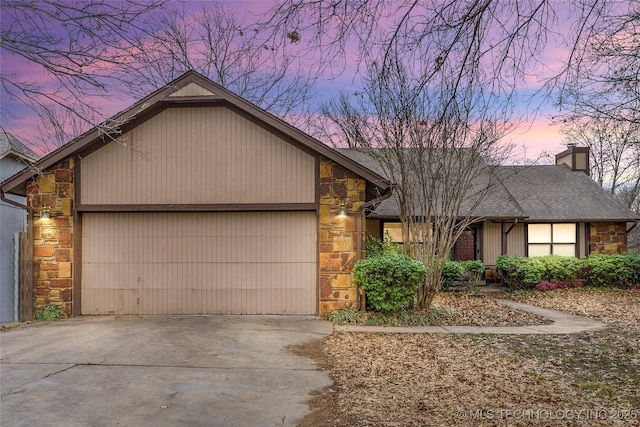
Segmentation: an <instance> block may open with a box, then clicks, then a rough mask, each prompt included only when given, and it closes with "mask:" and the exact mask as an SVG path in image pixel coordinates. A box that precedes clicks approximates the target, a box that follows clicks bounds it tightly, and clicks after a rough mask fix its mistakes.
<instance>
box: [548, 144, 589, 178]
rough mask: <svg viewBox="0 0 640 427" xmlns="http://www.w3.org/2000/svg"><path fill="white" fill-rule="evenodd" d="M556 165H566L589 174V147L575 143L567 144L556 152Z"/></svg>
mask: <svg viewBox="0 0 640 427" xmlns="http://www.w3.org/2000/svg"><path fill="white" fill-rule="evenodd" d="M556 165H566V166H568V167H569V169H571V170H572V171H582V172H584V173H586V174H587V175H591V172H590V169H589V147H578V146H576V144H575V143H572V144H567V149H566V150H564V151H563V152H562V153H560V154H556Z"/></svg>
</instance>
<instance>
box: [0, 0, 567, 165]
mask: <svg viewBox="0 0 640 427" xmlns="http://www.w3.org/2000/svg"><path fill="white" fill-rule="evenodd" d="M210 3H211V2H189V3H187V10H188V11H191V10H193V11H197V10H199V9H200V8H201V7H202V6H203V5H207V4H210ZM221 3H224V4H225V5H228V6H231V7H233V8H234V10H237V11H238V12H239V13H243V14H245V16H246V17H247V18H248V19H252V17H254V16H260V15H261V14H264V13H266V12H267V11H268V10H269V8H270V7H271V6H272V5H273V2H247V1H231V2H221ZM171 4H172V6H177V5H182V4H183V3H180V2H171ZM2 26H3V27H5V26H6V22H5V21H4V19H3V21H2ZM564 50H565V49H563V46H562V45H561V43H560V42H559V41H554V40H550V41H549V47H548V49H547V51H545V54H544V55H543V56H544V61H545V66H546V67H547V68H546V70H541V71H540V74H541V75H540V76H535V75H533V76H531V82H530V86H529V87H528V88H526V90H527V91H529V92H531V91H534V90H535V89H537V88H538V87H539V84H540V83H539V82H540V78H541V77H542V74H545V73H548V72H549V71H550V70H551V71H552V70H553V68H554V64H555V63H557V62H559V59H560V57H561V56H562V53H563V51H564ZM0 68H1V71H2V73H3V74H4V75H6V74H12V73H15V74H16V75H18V76H20V78H21V79H22V80H23V81H27V82H33V83H37V84H38V85H40V86H44V87H48V86H50V85H51V84H52V82H51V81H50V80H49V79H50V77H49V76H48V75H47V73H46V72H44V71H43V70H42V69H41V68H40V67H37V66H34V65H32V64H29V63H27V62H26V61H25V60H23V59H22V58H20V57H17V56H15V55H11V54H9V53H8V52H6V51H5V50H4V49H3V50H2V56H1V58H0ZM175 77H177V76H175ZM351 84H352V82H351V78H350V76H349V75H348V74H345V75H343V76H341V77H339V78H337V79H335V80H331V81H324V82H323V81H321V82H319V84H318V86H317V88H316V92H317V93H318V94H322V98H323V99H327V98H328V97H329V95H330V94H332V93H333V94H337V93H338V89H339V88H340V87H341V86H342V87H347V88H348V87H349V86H350V85H351ZM0 96H1V98H0V102H1V106H2V111H1V116H0V125H1V126H2V129H3V130H4V131H6V132H10V133H11V134H13V135H14V136H16V137H17V138H18V139H19V140H21V141H22V142H24V143H25V144H27V145H29V146H31V147H34V149H35V151H36V152H39V153H40V154H45V152H44V149H42V148H40V147H39V146H42V144H41V143H40V142H39V132H38V131H37V129H36V126H34V125H35V124H36V123H37V122H38V120H39V118H38V117H37V116H36V115H35V114H34V113H33V112H32V111H31V110H30V109H28V108H26V107H24V106H22V105H20V104H18V103H16V102H15V101H14V100H12V99H10V97H8V96H7V93H6V91H5V89H4V88H2V91H1V93H0ZM120 98H121V99H115V100H114V99H110V100H108V101H105V100H101V99H95V100H90V102H93V103H94V104H99V105H100V109H101V110H102V111H103V112H104V113H105V115H107V116H108V115H113V114H115V113H117V112H118V111H120V110H122V109H123V108H125V107H127V106H128V105H130V104H132V103H133V102H135V101H136V99H133V98H131V97H126V96H125V97H120ZM522 99H523V100H524V99H525V98H524V97H523V98H522ZM541 102H542V101H541V99H538V98H537V97H534V98H533V99H530V100H529V101H528V102H527V103H525V102H524V101H523V103H522V105H519V106H518V108H517V113H518V114H519V115H520V116H522V117H524V122H523V123H522V124H521V125H520V126H519V127H518V128H517V129H516V130H515V131H513V132H512V133H511V134H510V135H508V136H507V137H506V138H505V142H508V143H511V144H513V145H514V146H515V148H514V151H513V156H512V158H513V161H514V162H516V163H522V162H523V161H524V158H525V156H526V158H527V159H528V160H529V161H531V160H532V159H536V158H538V157H539V156H540V155H541V153H543V152H547V153H550V154H555V153H557V152H560V151H562V149H563V148H564V146H563V145H562V136H561V134H560V129H559V127H558V126H554V125H552V123H551V120H550V116H551V115H553V114H554V110H553V108H552V107H551V106H549V105H544V104H541ZM540 105H541V107H540V108H539V109H538V108H537V107H538V106H540ZM532 106H535V107H536V108H533V107H532Z"/></svg>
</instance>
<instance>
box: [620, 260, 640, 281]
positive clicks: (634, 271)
mask: <svg viewBox="0 0 640 427" xmlns="http://www.w3.org/2000/svg"><path fill="white" fill-rule="evenodd" d="M624 265H625V267H626V270H627V280H628V281H629V285H630V286H637V285H640V255H639V254H636V253H629V254H626V255H625V256H624Z"/></svg>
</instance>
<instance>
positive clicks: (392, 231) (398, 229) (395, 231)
mask: <svg viewBox="0 0 640 427" xmlns="http://www.w3.org/2000/svg"><path fill="white" fill-rule="evenodd" d="M384 232H385V234H386V233H387V232H388V233H389V236H390V237H391V240H393V241H394V242H398V243H401V242H402V224H401V223H399V222H385V223H384Z"/></svg>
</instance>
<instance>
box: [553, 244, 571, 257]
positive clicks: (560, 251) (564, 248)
mask: <svg viewBox="0 0 640 427" xmlns="http://www.w3.org/2000/svg"><path fill="white" fill-rule="evenodd" d="M553 254H554V255H562V256H576V245H573V244H562V245H553Z"/></svg>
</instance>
